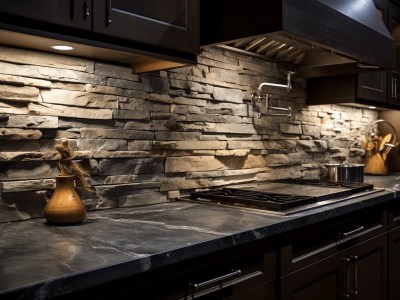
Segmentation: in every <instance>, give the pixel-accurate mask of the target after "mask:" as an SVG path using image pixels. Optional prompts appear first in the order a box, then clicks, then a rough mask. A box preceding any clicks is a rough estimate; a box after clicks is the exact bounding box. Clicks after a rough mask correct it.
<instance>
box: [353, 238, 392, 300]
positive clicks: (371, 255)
mask: <svg viewBox="0 0 400 300" xmlns="http://www.w3.org/2000/svg"><path fill="white" fill-rule="evenodd" d="M348 257H349V259H350V261H351V265H352V268H351V269H352V272H351V275H350V291H353V293H351V294H354V295H355V294H356V293H355V292H357V299H363V300H379V299H382V300H384V299H387V298H386V282H387V281H386V278H387V276H386V274H387V273H386V272H387V237H386V234H381V235H379V236H377V237H375V238H372V239H370V240H368V241H365V242H363V243H360V244H358V245H356V246H354V247H351V248H349V250H348ZM354 258H355V259H354Z"/></svg>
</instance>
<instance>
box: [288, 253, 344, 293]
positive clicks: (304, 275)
mask: <svg viewBox="0 0 400 300" xmlns="http://www.w3.org/2000/svg"><path fill="white" fill-rule="evenodd" d="M341 264H343V262H341V261H340V259H339V256H338V255H333V256H330V257H328V258H326V259H324V260H322V261H320V262H318V263H315V264H312V265H310V266H308V267H306V268H303V269H301V270H299V271H296V272H294V273H292V274H289V275H287V276H284V277H282V278H281V299H282V300H304V299H315V300H322V299H323V300H338V299H341V290H342V288H341V287H342V285H343V283H342V281H343V280H344V279H343V278H344V276H343V274H342V272H343V271H342V268H341Z"/></svg>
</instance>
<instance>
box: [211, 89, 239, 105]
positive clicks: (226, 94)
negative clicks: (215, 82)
mask: <svg viewBox="0 0 400 300" xmlns="http://www.w3.org/2000/svg"><path fill="white" fill-rule="evenodd" d="M213 97H214V99H216V100H220V101H224V102H232V103H243V98H244V93H243V92H242V91H241V90H238V89H227V88H220V87H214V90H213Z"/></svg>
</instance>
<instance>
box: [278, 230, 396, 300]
mask: <svg viewBox="0 0 400 300" xmlns="http://www.w3.org/2000/svg"><path fill="white" fill-rule="evenodd" d="M399 246H400V243H399ZM386 271H387V238H386V233H383V234H380V235H378V236H376V237H374V238H371V239H369V240H367V241H364V242H361V243H359V244H356V245H354V246H351V247H349V248H348V249H346V250H343V251H341V252H338V253H337V254H334V255H331V256H329V257H327V258H325V259H322V260H320V261H318V262H316V263H313V264H311V265H309V266H307V267H305V268H303V269H300V270H298V271H295V272H293V273H291V274H289V275H286V276H284V277H282V278H281V288H280V292H281V299H282V300H304V299H313V300H337V299H362V300H384V299H387V288H386V283H387V280H386V274H387V273H386ZM397 299H400V298H397Z"/></svg>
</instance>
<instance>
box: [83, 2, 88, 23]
mask: <svg viewBox="0 0 400 300" xmlns="http://www.w3.org/2000/svg"><path fill="white" fill-rule="evenodd" d="M83 11H84V18H85V19H86V18H87V17H89V16H90V3H89V0H85V2H83Z"/></svg>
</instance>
